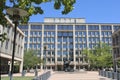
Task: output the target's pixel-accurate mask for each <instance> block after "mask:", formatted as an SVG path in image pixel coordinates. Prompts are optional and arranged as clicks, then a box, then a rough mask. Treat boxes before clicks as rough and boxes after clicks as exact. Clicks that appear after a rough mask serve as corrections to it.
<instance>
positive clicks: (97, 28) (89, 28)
mask: <svg viewBox="0 0 120 80" xmlns="http://www.w3.org/2000/svg"><path fill="white" fill-rule="evenodd" d="M88 30H99V25H88Z"/></svg>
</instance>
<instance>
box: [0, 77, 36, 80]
mask: <svg viewBox="0 0 120 80" xmlns="http://www.w3.org/2000/svg"><path fill="white" fill-rule="evenodd" d="M33 78H34V77H28V76H27V77H13V80H32V79H33ZM1 80H10V77H1Z"/></svg>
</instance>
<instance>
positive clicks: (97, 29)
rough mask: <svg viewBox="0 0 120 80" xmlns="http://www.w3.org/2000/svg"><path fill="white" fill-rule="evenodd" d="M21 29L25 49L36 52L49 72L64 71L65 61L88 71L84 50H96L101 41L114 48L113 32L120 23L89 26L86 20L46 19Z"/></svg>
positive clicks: (23, 26) (21, 26)
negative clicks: (23, 35)
mask: <svg viewBox="0 0 120 80" xmlns="http://www.w3.org/2000/svg"><path fill="white" fill-rule="evenodd" d="M19 28H20V29H21V30H22V31H23V32H24V33H25V44H24V46H25V48H26V49H35V50H36V51H37V52H38V54H39V55H40V56H41V59H43V58H44V60H45V61H46V67H47V68H48V69H53V70H63V64H64V60H70V61H71V67H73V68H74V69H81V68H82V67H83V66H84V67H85V68H87V67H88V62H87V61H86V60H85V59H84V57H83V56H82V51H83V50H84V49H85V48H88V49H94V46H96V45H98V43H99V42H103V43H107V44H108V45H110V46H111V45H112V38H111V35H112V32H114V31H115V30H117V29H119V28H120V24H112V23H86V22H85V19H84V18H45V21H44V22H43V23H37V22H31V23H28V24H26V25H20V26H19ZM45 46H47V48H46V49H44V47H45Z"/></svg>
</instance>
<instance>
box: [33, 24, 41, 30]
mask: <svg viewBox="0 0 120 80" xmlns="http://www.w3.org/2000/svg"><path fill="white" fill-rule="evenodd" d="M31 29H42V26H41V25H31Z"/></svg>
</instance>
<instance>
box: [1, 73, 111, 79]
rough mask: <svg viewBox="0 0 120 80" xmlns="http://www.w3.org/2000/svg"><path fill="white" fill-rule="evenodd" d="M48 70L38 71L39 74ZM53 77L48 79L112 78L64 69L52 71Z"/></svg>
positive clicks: (31, 74)
mask: <svg viewBox="0 0 120 80" xmlns="http://www.w3.org/2000/svg"><path fill="white" fill-rule="evenodd" d="M45 72H46V71H40V72H38V75H41V74H43V73H45ZM51 74H52V75H51V77H50V78H49V79H48V80H110V79H108V78H105V77H102V76H99V75H98V72H95V71H88V72H87V71H86V72H64V71H55V72H53V71H51ZM4 76H8V74H5V75H1V77H4ZM13 76H21V73H16V74H13ZM25 76H35V73H26V74H25Z"/></svg>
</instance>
